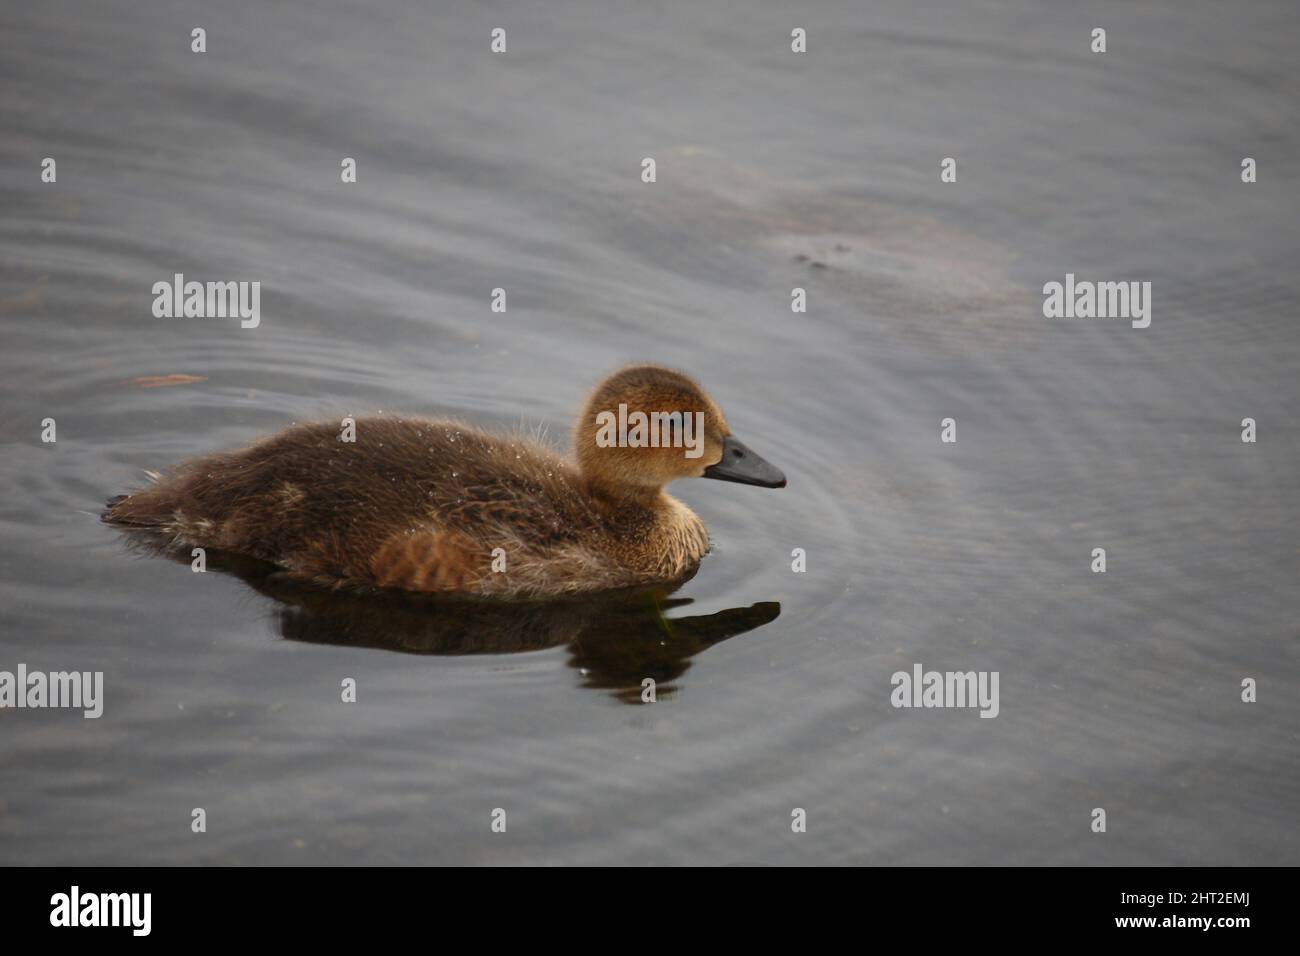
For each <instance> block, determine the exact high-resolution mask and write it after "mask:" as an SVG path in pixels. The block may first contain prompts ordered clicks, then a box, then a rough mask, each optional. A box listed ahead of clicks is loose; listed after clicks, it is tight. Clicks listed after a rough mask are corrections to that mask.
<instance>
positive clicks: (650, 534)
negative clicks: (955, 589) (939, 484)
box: [103, 365, 786, 597]
mask: <svg viewBox="0 0 1300 956" xmlns="http://www.w3.org/2000/svg"><path fill="white" fill-rule="evenodd" d="M349 438H350V439H352V440H345V439H349ZM573 446H574V459H573V460H572V461H570V460H568V459H566V458H564V457H563V456H561V455H559V454H557V453H556V452H555V451H554V450H552V449H550V448H548V447H546V446H544V445H542V444H540V443H538V442H537V441H534V440H532V439H529V438H526V437H524V436H522V435H518V434H515V435H492V434H489V433H487V432H483V431H480V430H478V429H476V428H472V427H470V426H468V425H465V424H461V423H459V422H454V421H435V420H425V419H407V418H386V417H384V418H362V419H358V420H357V421H356V422H355V431H354V434H347V433H345V432H342V431H341V429H340V428H339V426H338V425H336V424H334V423H332V422H320V423H315V424H303V425H295V426H293V427H290V428H289V429H287V430H285V431H282V432H280V433H279V434H276V435H273V436H270V437H268V438H264V439H262V440H261V441H258V442H256V443H254V444H252V445H250V446H248V447H247V448H244V449H241V450H238V451H233V452H220V453H217V454H211V455H205V456H201V457H198V458H194V459H191V460H190V461H188V462H184V463H182V464H180V465H179V466H177V467H176V468H175V469H174V470H173V471H172V472H171V473H170V474H168V475H166V476H157V477H156V482H155V484H154V485H153V486H152V487H149V488H145V489H144V490H141V491H138V492H136V493H134V494H131V495H123V496H119V497H117V498H114V499H113V500H111V501H110V502H109V503H108V506H107V510H106V511H105V512H104V513H103V519H104V520H105V521H107V522H109V523H111V524H114V525H118V526H121V527H123V528H127V529H136V530H141V531H147V532H152V533H154V534H155V535H158V536H161V537H162V538H163V539H164V540H166V541H167V544H168V546H170V547H175V548H184V549H190V548H194V547H201V548H210V549H213V550H216V551H223V552H230V553H235V554H241V555H247V556H250V557H254V558H258V559H260V560H262V561H267V562H270V563H272V564H276V565H279V566H280V567H281V568H283V569H284V572H285V573H286V574H287V575H288V576H289V577H291V578H293V579H295V580H299V581H304V582H309V583H312V584H316V585H323V586H327V587H331V588H357V589H371V588H397V589H403V590H408V591H425V592H447V593H461V594H472V595H492V596H504V597H546V596H558V595H566V594H578V593H583V592H594V591H606V590H611V589H616V588H627V587H638V586H644V585H660V584H668V583H672V582H680V581H683V580H685V579H687V578H689V577H690V576H691V575H693V574H694V573H695V571H696V570H697V569H698V566H699V563H700V561H701V559H702V558H703V557H704V555H705V554H706V553H707V552H708V550H709V535H708V531H707V530H706V529H705V527H704V522H702V521H701V520H700V519H699V518H698V517H697V516H696V515H695V514H694V513H693V512H692V511H691V510H690V509H689V508H687V507H686V506H685V505H684V504H682V503H681V502H680V501H678V500H677V499H675V498H673V497H672V496H671V495H669V494H667V493H666V492H665V491H664V486H665V485H667V484H668V483H669V482H671V481H674V480H676V479H678V478H715V479H720V480H722V481H734V482H740V483H742V484H750V485H759V486H762V487H766V488H783V487H785V483H786V481H785V476H784V475H783V474H782V473H781V472H780V471H779V470H777V469H776V468H775V467H773V466H772V465H770V464H768V463H767V462H766V461H764V460H763V459H762V458H760V457H759V456H758V455H757V454H755V453H754V452H752V451H750V450H749V448H747V447H746V446H745V445H744V444H743V443H742V442H741V441H740V440H739V439H737V438H736V437H735V436H734V435H732V434H731V429H730V427H729V426H728V425H727V420H726V418H725V417H724V416H723V414H722V411H721V410H720V409H719V408H718V406H717V405H716V404H715V403H714V402H713V400H712V399H710V398H709V396H708V395H707V394H705V392H704V390H703V389H702V388H701V387H700V386H699V385H698V384H696V383H695V382H694V381H693V380H692V379H690V378H688V377H687V376H686V375H684V374H682V373H681V372H677V371H674V370H672V369H668V368H662V367H660V366H657V365H633V366H629V367H627V368H624V369H622V370H620V371H617V372H615V373H613V374H612V375H610V376H608V377H607V378H605V379H604V380H603V381H602V382H600V383H599V384H598V385H597V386H596V388H595V390H594V391H592V393H591V394H590V396H589V397H588V398H587V401H586V403H585V404H584V406H583V411H582V413H581V414H580V415H579V416H578V419H577V422H576V424H575V426H574V430H573Z"/></svg>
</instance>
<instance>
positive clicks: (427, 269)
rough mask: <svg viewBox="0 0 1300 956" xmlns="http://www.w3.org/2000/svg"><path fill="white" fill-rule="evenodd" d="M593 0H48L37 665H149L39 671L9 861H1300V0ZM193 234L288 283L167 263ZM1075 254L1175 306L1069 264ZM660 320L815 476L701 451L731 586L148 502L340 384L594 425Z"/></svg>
mask: <svg viewBox="0 0 1300 956" xmlns="http://www.w3.org/2000/svg"><path fill="white" fill-rule="evenodd" d="M544 6H545V9H544V10H543V9H542V8H541V7H540V6H539V7H538V8H536V9H533V8H531V7H529V8H519V9H512V10H506V9H505V8H496V7H491V6H485V5H483V4H480V3H471V2H459V3H440V4H429V3H420V2H414V0H405V2H402V0H390V2H385V3H382V4H376V3H346V2H342V0H313V2H311V3H306V2H296V3H278V4H273V5H271V4H260V3H256V2H253V0H236V2H231V3H226V4H222V5H221V7H220V9H219V10H216V9H214V8H212V7H211V5H208V4H200V3H198V2H173V3H166V4H139V3H128V2H125V0H114V2H104V3H96V4H90V5H86V4H79V3H69V2H59V0H53V2H45V3H41V4H18V3H8V4H6V5H5V9H4V11H3V15H2V21H0V22H2V28H0V49H2V50H3V56H2V58H0V75H2V76H3V80H4V82H3V85H2V86H0V128H2V129H3V130H4V135H3V137H0V170H2V173H0V208H3V210H4V212H3V216H2V217H0V328H3V336H4V348H3V350H0V406H2V407H3V416H0V441H3V443H4V451H3V455H0V483H2V485H3V487H4V488H5V491H6V494H5V496H4V499H3V501H0V528H2V531H0V541H2V542H3V543H2V544H0V567H2V568H3V581H2V582H0V616H2V617H0V621H2V631H0V633H2V635H3V637H2V638H0V641H2V644H0V669H13V668H14V667H15V666H16V665H17V664H18V663H19V662H23V663H26V664H27V665H28V666H29V667H30V668H39V669H45V670H60V669H69V668H75V669H79V670H102V671H103V672H104V674H105V684H106V703H105V714H104V716H103V717H102V718H101V719H99V720H83V719H82V718H81V716H80V715H79V714H78V713H73V712H67V711H30V710H22V711H18V710H3V711H0V862H5V863H24V864H30V863H144V862H151V863H191V862H201V863H272V862H274V863H430V862H462V863H554V862H565V863H677V864H682V863H704V862H711V863H760V864H779V863H814V862H820V863H890V864H894V863H957V864H972V863H979V864H988V863H1086V864H1099V863H1119V864H1130V863H1171V864H1173V863H1188V864H1190V863H1206V864H1213V863H1226V864H1244V863H1274V864H1276V863H1289V864H1295V863H1297V862H1300V836H1298V835H1297V828H1296V826H1295V809H1296V807H1297V806H1298V805H1300V761H1298V760H1297V752H1298V750H1300V746H1298V741H1297V727H1300V720H1297V717H1300V705H1297V702H1296V693H1295V691H1296V687H1297V680H1298V679H1300V657H1298V655H1297V642H1296V610H1297V604H1298V602H1297V572H1298V571H1300V544H1298V543H1297V535H1296V530H1297V525H1296V505H1297V500H1298V499H1297V491H1298V490H1300V481H1298V479H1297V475H1298V474H1300V469H1298V468H1297V465H1300V454H1298V449H1300V443H1298V442H1297V438H1298V437H1300V434H1298V428H1297V424H1296V423H1297V421H1300V389H1298V388H1297V386H1296V369H1297V366H1298V365H1300V333H1298V332H1297V328H1296V315H1295V302H1296V296H1297V292H1300V279H1298V278H1297V274H1296V270H1295V261H1296V255H1297V251H1300V216H1297V215H1296V213H1297V208H1296V205H1297V204H1296V191H1295V186H1294V183H1295V181H1296V177H1297V175H1298V174H1300V168H1297V156H1300V134H1298V133H1297V131H1296V126H1295V123H1294V107H1295V102H1296V95H1297V92H1300V83H1298V79H1300V69H1298V68H1297V64H1296V59H1295V56H1294V47H1295V40H1296V37H1297V27H1298V26H1300V14H1298V13H1297V11H1296V8H1295V6H1294V4H1289V3H1286V2H1278V3H1263V2H1259V3H1252V4H1249V5H1248V7H1249V10H1248V11H1247V10H1246V9H1243V8H1241V7H1240V6H1234V7H1228V6H1224V5H1222V4H1214V3H1208V2H1198V3H1177V4H1175V3H1161V4H1146V5H1143V7H1142V9H1140V10H1138V9H1131V8H1130V5H1128V4H1122V3H1103V4H1102V5H1100V6H1096V5H1094V6H1093V7H1092V8H1089V9H1088V10H1082V9H1075V8H1073V7H1071V6H1069V5H1066V4H1059V5H1055V6H1052V7H1044V6H1042V5H1040V4H1036V3H1030V2H1028V0H1025V2H1019V0H987V2H981V3H978V4H961V5H941V4H937V3H916V2H914V0H891V2H886V3H883V4H873V5H872V6H871V8H870V10H867V9H866V8H863V7H862V5H861V4H856V3H851V2H841V3H827V2H819V3H816V4H811V5H804V6H803V7H801V8H800V9H799V10H798V11H797V12H796V11H794V10H793V8H790V7H789V5H782V4H777V3H762V4H755V3H752V2H751V3H744V4H741V3H711V4H699V3H686V2H680V3H670V4H656V5H653V6H652V5H646V4H640V3H632V2H608V0H606V2H602V3H598V4H597V3H591V4H586V3H577V2H553V3H548V4H546V5H544ZM1099 24H1101V25H1104V26H1106V27H1107V29H1108V31H1109V45H1110V50H1109V52H1107V53H1106V54H1101V55H1098V54H1092V53H1090V52H1088V49H1087V45H1088V35H1089V33H1090V31H1091V29H1092V27H1093V26H1096V25H1099ZM195 26H204V27H205V28H206V29H207V31H208V52H207V53H205V54H202V55H197V54H193V53H191V52H190V51H189V31H190V30H191V29H192V28H193V27H195ZM495 26H504V27H506V28H507V31H508V44H509V48H508V49H509V52H508V54H507V55H506V56H505V57H494V56H492V55H490V54H489V53H488V52H487V45H488V34H489V31H490V29H491V28H492V27H495ZM793 26H804V27H806V28H807V30H808V34H809V42H810V46H811V52H810V53H809V54H807V55H806V56H802V57H797V56H794V55H792V54H790V53H789V52H788V37H789V32H790V29H791V28H792V27H793ZM45 156H52V157H55V158H56V160H57V163H58V181H57V184H54V185H47V184H42V183H41V182H40V181H39V166H40V160H41V158H42V157H45ZM344 156H352V157H355V158H356V159H357V160H358V171H359V181H358V182H357V183H356V184H355V185H349V186H343V185H342V184H341V183H340V182H339V164H340V160H341V158H342V157H344ZM645 156H653V157H655V158H656V160H657V164H658V182H657V183H655V184H654V185H653V186H650V185H646V184H643V183H642V182H641V181H640V177H639V173H640V163H641V159H642V158H643V157H645ZM945 156H954V157H956V158H957V160H958V183H957V184H950V185H944V184H941V183H940V182H939V178H938V165H939V160H940V159H941V158H942V157H945ZM1242 156H1254V157H1255V158H1256V159H1257V160H1258V162H1259V182H1257V183H1255V184H1253V185H1245V184H1242V183H1241V182H1240V180H1239V164H1240V161H1241V157H1242ZM175 272H183V273H185V274H186V275H187V276H188V277H191V278H199V279H232V280H234V279H243V280H254V279H255V280H258V281H260V282H261V283H262V286H263V295H262V324H261V326H260V327H259V328H257V329H250V330H241V329H239V328H238V327H237V326H236V325H235V324H234V323H232V322H229V321H223V320H202V319H189V320H162V319H154V318H153V317H152V315H151V313H150V306H151V303H152V294H151V292H150V289H151V286H152V284H153V283H154V282H157V281H160V280H167V279H169V278H170V277H171V276H172V274H173V273H175ZM1066 272H1073V273H1076V274H1077V275H1079V276H1080V277H1081V278H1092V279H1117V280H1118V279H1138V280H1149V281H1151V282H1152V283H1153V288H1154V292H1153V299H1154V301H1153V320H1152V325H1151V327H1150V328H1148V329H1145V330H1134V329H1131V328H1129V327H1128V326H1127V324H1126V323H1123V322H1110V321H1102V320H1087V319H1080V320H1064V319H1061V320H1048V319H1044V318H1043V317H1042V314H1041V305H1042V296H1041V294H1040V290H1041V287H1042V284H1043V283H1044V282H1046V281H1051V280H1061V279H1063V278H1064V275H1065V273H1066ZM795 286H802V287H805V288H806V289H807V291H808V298H809V303H810V306H809V311H808V313H807V314H806V315H795V314H792V313H791V311H790V308H789V302H790V290H791V288H793V287H795ZM496 287H503V288H505V289H507V290H508V296H509V300H508V301H509V310H508V312H507V313H505V314H493V313H491V312H490V311H489V308H488V302H489V296H490V294H491V290H492V289H494V288H496ZM645 360H649V361H659V362H664V363H669V364H674V365H677V366H680V367H682V368H684V369H686V370H688V371H690V372H693V373H695V374H696V375H697V376H699V377H700V378H701V379H702V380H703V382H704V383H705V385H706V386H707V387H708V388H709V389H710V390H711V392H712V393H713V395H714V397H715V398H716V399H717V400H718V401H719V402H720V404H721V405H722V407H723V408H724V409H725V410H726V412H727V415H728V417H729V419H730V421H731V424H732V426H733V427H734V428H735V430H736V432H737V434H738V435H739V436H740V437H742V438H743V439H744V440H745V441H746V442H747V443H748V444H749V445H750V446H751V447H753V448H754V449H755V450H756V451H757V452H759V453H760V454H762V455H764V456H765V457H767V458H768V459H769V460H771V461H772V462H773V463H774V464H776V465H777V466H779V467H781V468H782V469H783V470H784V471H785V472H786V474H787V475H788V476H789V480H790V483H789V487H788V488H787V489H785V490H784V491H766V490H762V489H756V488H745V487H741V486H737V485H729V484H723V483H719V482H688V483H682V484H679V485H678V486H676V487H675V492H676V493H678V494H679V496H680V497H681V498H683V499H684V500H685V501H686V502H687V503H688V504H689V505H690V506H691V507H693V508H694V509H695V510H696V511H697V512H698V513H699V514H700V515H701V516H702V517H703V518H704V519H705V520H706V522H707V523H708V525H709V527H710V530H711V532H712V535H713V538H714V541H715V549H716V550H715V553H714V554H712V555H711V556H710V557H709V558H708V559H707V560H706V561H705V563H704V565H703V567H702V569H701V571H700V573H699V575H698V576H697V577H696V578H695V579H694V580H693V581H691V582H689V583H688V584H687V585H686V586H685V587H684V588H683V589H682V590H681V591H679V592H678V593H677V594H676V595H674V596H673V599H672V601H673V602H680V603H670V604H668V605H666V606H663V607H660V608H655V607H654V606H652V605H646V604H640V605H638V604H636V603H635V602H633V603H632V604H631V605H625V606H618V605H591V606H576V607H575V606H570V607H564V608H558V609H540V610H539V609H535V608H533V609H520V610H519V611H518V614H517V615H505V616H504V617H503V616H501V614H499V613H498V612H494V611H486V612H475V613H474V614H470V613H468V612H466V613H465V614H464V616H463V617H457V616H456V614H455V613H454V612H453V613H451V615H450V617H449V616H448V615H447V614H446V613H443V612H442V611H440V610H439V609H433V610H430V609H427V608H420V607H418V606H417V607H411V606H408V605H405V604H402V605H400V606H399V605H397V604H391V603H382V602H381V603H376V604H374V605H364V606H358V605H357V604H356V603H355V602H349V601H346V600H343V601H339V602H322V600H320V599H318V598H314V597H312V596H310V595H303V594H300V593H286V592H285V591H284V590H283V589H282V588H277V587H276V586H274V585H273V584H268V582H266V581H265V580H260V579H259V578H258V577H257V575H256V574H250V573H244V574H243V576H241V575H240V574H239V573H228V572H225V571H219V570H214V572H210V573H208V574H205V575H196V574H193V573H191V571H190V570H189V568H188V567H187V566H185V565H182V564H176V563H172V562H168V561H166V560H163V559H160V558H157V557H150V556H148V555H143V554H139V553H136V552H132V551H131V550H129V549H128V548H127V547H126V545H125V544H124V542H123V540H122V538H121V537H120V535H119V534H117V533H116V532H115V531H113V530H112V529H110V528H107V527H104V526H103V525H101V524H100V523H99V522H98V520H97V518H96V513H97V511H98V509H99V507H100V505H101V503H102V501H103V500H104V499H105V498H107V497H108V496H110V495H112V494H117V493H120V492H122V491H125V490H129V489H130V488H132V487H134V486H136V485H137V484H139V483H140V481H141V480H142V476H141V471H142V469H145V468H158V467H162V466H166V465H168V464H170V463H172V462H175V461H177V460H180V459H182V458H184V457H186V456H189V455H192V454H196V453H200V452H204V451H209V450H214V449H218V448H223V447H230V446H235V445H238V444H240V443H243V442H245V441H248V440H250V439H252V438H254V437H256V436H258V435H260V434H263V433H266V432H269V431H272V430H275V429H277V428H280V427H282V426H284V425H286V424H287V423H288V422H290V421H293V420H303V419H307V418H314V417H324V416H338V417H342V415H344V414H363V413H369V412H375V411H379V410H383V411H403V412H407V413H417V414H429V415H448V416H456V417H462V418H466V419H472V420H475V421H477V422H482V423H484V424H488V425H497V426H502V427H511V426H514V425H517V424H519V423H521V422H523V423H525V424H528V425H536V424H542V425H545V426H547V428H548V430H549V432H550V434H551V435H552V436H554V438H555V440H557V441H559V442H563V441H564V440H565V437H566V435H567V431H568V428H569V423H570V416H571V415H572V414H573V413H574V411H575V410H576V407H577V405H578V403H579V402H580V401H581V400H582V397H583V395H584V392H585V389H587V388H588V387H589V386H590V384H591V383H593V382H594V381H595V380H596V379H597V378H598V377H599V376H601V375H602V374H604V373H605V372H606V371H608V370H610V369H612V368H614V367H616V366H617V365H619V364H620V363H622V362H626V361H645ZM168 375H186V376H195V377H199V378H201V381H192V382H189V383H188V384H175V385H163V386H157V387H145V386H143V385H140V384H135V380H137V379H140V378H143V377H146V376H168ZM1247 416H1249V417H1253V418H1255V419H1256V420H1257V421H1258V423H1259V441H1258V442H1257V443H1256V444H1253V445H1247V444H1243V443H1242V442H1241V441H1240V439H1239V433H1240V421H1241V419H1242V418H1243V417H1247ZM46 417H52V418H55V419H56V421H57V429H58V431H57V435H58V441H57V443H56V444H54V445H49V444H43V443H41V442H40V440H39V433H40V423H41V420H42V419H44V418H46ZM946 417H953V418H955V419H956V420H957V423H958V425H957V427H958V441H957V443H956V444H955V445H945V444H941V443H940V442H939V440H938V437H939V436H938V433H939V422H940V420H941V419H943V418H946ZM1095 547H1104V548H1106V550H1107V555H1108V570H1107V573H1106V574H1104V575H1102V574H1093V573H1091V572H1090V570H1089V564H1090V561H1091V551H1092V549H1093V548H1095ZM794 548H804V549H806V552H807V562H808V570H807V573H805V574H794V573H792V572H791V569H790V562H791V551H792V550H793V549H794ZM231 570H232V571H239V570H240V569H238V568H234V569H231ZM660 615H663V616H665V617H666V618H667V623H664V622H662V621H661V620H660ZM431 622H432V623H431ZM448 622H450V623H448ZM660 637H662V639H660ZM394 647H400V648H403V650H404V651H413V652H414V653H409V652H403V651H398V650H393V649H392V648H394ZM451 651H454V652H457V653H447V652H451ZM438 652H441V653H438ZM915 663H921V664H923V665H924V666H925V667H927V668H937V669H940V670H965V669H978V670H991V671H998V672H999V673H1000V675H1001V712H1000V715H999V716H998V717H997V718H996V719H993V720H982V719H979V718H978V717H977V716H976V714H975V712H973V711H952V710H926V711H914V710H896V709H894V708H892V707H891V706H890V704H889V692H890V690H891V687H890V675H891V674H892V673H893V672H894V671H896V670H910V669H911V667H912V665H913V664H915ZM641 673H650V674H654V675H656V676H658V677H659V678H660V679H661V681H662V683H661V690H660V701H659V703H657V704H655V705H653V706H647V705H642V704H640V703H636V701H638V700H639V697H638V696H637V693H636V691H635V690H634V689H633V690H629V685H631V686H632V687H635V686H636V685H637V684H638V683H639V681H638V679H637V675H638V674H641ZM347 677H351V678H354V679H355V680H356V681H357V685H358V701H357V703H355V704H344V703H341V702H340V699H339V697H340V682H341V681H342V680H343V679H344V678H347ZM1244 677H1254V678H1256V679H1257V680H1258V682H1259V702H1258V703H1256V704H1253V705H1247V704H1243V703H1242V702H1241V701H1240V699H1239V695H1240V682H1241V680H1242V678H1244ZM629 700H631V701H633V702H634V703H633V704H631V705H629V703H628V701H629ZM1099 806H1100V807H1104V808H1105V809H1106V810H1107V813H1108V832H1107V833H1106V834H1105V835H1104V836H1103V835H1096V834H1093V833H1091V832H1090V831H1089V822H1090V819H1091V817H1090V812H1091V810H1092V808H1094V807H1099ZM195 807H202V808H204V809H205V810H206V811H207V819H208V830H207V833H205V834H203V835H196V834H193V833H191V831H190V820H191V810H192V809H193V808H195ZM498 807H500V808H503V809H505V810H506V811H507V814H508V830H507V833H506V834H505V835H501V834H493V833H491V832H490V829H489V824H490V819H491V813H492V811H493V809H494V808H498ZM795 807H802V808H804V809H805V810H806V811H807V814H808V832H807V833H806V834H803V835H800V836H797V837H796V836H794V835H793V834H792V833H791V832H790V820H791V810H792V808H795Z"/></svg>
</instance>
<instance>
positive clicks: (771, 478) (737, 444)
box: [704, 435, 785, 488]
mask: <svg viewBox="0 0 1300 956" xmlns="http://www.w3.org/2000/svg"><path fill="white" fill-rule="evenodd" d="M704 477H705V478H716V479H718V480H719V481H735V482H739V483H740V484H742V485H758V486H759V487H760V488H784V487H785V475H783V474H782V473H781V469H779V468H777V467H775V466H774V465H771V464H768V462H766V461H764V460H763V459H762V458H761V457H759V456H758V455H756V454H754V452H753V451H752V450H750V448H749V447H748V446H747V445H745V443H744V442H742V441H741V440H740V439H738V438H736V437H735V436H733V435H728V436H727V437H726V438H724V439H723V440H722V459H721V460H720V461H719V462H718V463H717V464H716V465H710V466H709V467H708V468H705V469H704Z"/></svg>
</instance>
